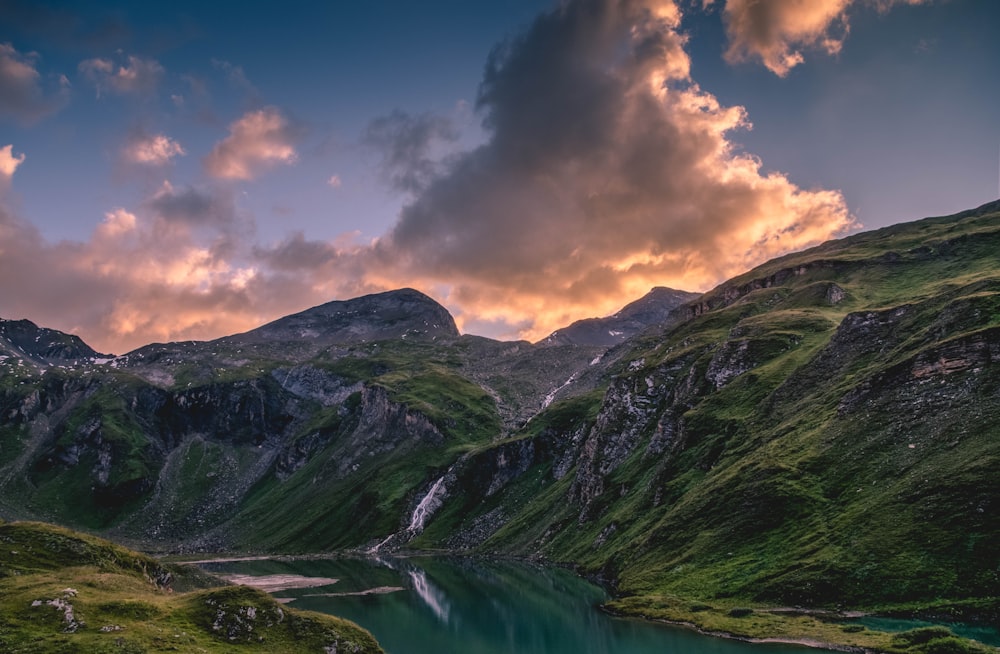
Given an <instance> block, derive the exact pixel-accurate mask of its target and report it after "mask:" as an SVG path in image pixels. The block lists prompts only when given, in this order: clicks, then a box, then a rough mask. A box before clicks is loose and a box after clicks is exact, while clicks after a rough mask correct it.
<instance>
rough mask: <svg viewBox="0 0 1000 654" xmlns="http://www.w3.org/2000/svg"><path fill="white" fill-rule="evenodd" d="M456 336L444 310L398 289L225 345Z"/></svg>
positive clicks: (309, 313) (289, 319) (323, 308)
mask: <svg viewBox="0 0 1000 654" xmlns="http://www.w3.org/2000/svg"><path fill="white" fill-rule="evenodd" d="M458 335H459V332H458V328H457V327H456V326H455V319H454V318H452V316H451V314H450V313H448V310H447V309H445V308H444V307H443V306H441V305H440V304H438V303H437V302H436V301H434V300H433V299H432V298H430V297H429V296H427V295H425V294H424V293H421V292H420V291H418V290H415V289H412V288H402V289H398V290H394V291H385V292H382V293H373V294H371V295H363V296H361V297H357V298H353V299H350V300H334V301H332V302H327V303H326V304H321V305H319V306H315V307H312V308H311V309H306V310H305V311H301V312H299V313H295V314H292V315H290V316H285V317H284V318H279V319H277V320H275V321H273V322H270V323H268V324H266V325H264V326H262V327H258V328H257V329H253V330H251V331H248V332H246V333H244V334H239V335H236V336H231V337H228V338H227V339H226V340H230V339H234V340H238V341H249V342H253V341H279V340H281V341H283V340H306V341H312V342H316V343H321V344H327V343H329V344H333V343H341V344H347V343H359V342H365V341H378V340H385V339H393V338H407V339H414V340H437V339H439V338H455V337H457V336H458Z"/></svg>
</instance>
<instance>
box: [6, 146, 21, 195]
mask: <svg viewBox="0 0 1000 654" xmlns="http://www.w3.org/2000/svg"><path fill="white" fill-rule="evenodd" d="M24 159H25V154H24V153H23V152H22V153H21V154H20V155H19V156H17V155H15V154H14V146H13V145H5V146H3V147H2V148H0V189H2V188H3V187H4V186H6V185H8V184H10V180H11V178H12V177H13V176H14V171H15V170H17V167H18V166H20V165H21V164H22V163H24Z"/></svg>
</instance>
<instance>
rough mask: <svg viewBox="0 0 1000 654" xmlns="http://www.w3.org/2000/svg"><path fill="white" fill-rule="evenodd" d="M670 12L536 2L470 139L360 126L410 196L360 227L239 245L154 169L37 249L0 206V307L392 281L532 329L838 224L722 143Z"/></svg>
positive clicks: (202, 330)
mask: <svg viewBox="0 0 1000 654" xmlns="http://www.w3.org/2000/svg"><path fill="white" fill-rule="evenodd" d="M680 18H681V15H680V11H679V9H678V6H677V5H676V4H675V3H673V2H667V1H659V2H654V1H653V0H585V1H584V0H580V1H567V2H563V3H561V4H560V5H559V7H558V8H557V9H554V10H552V11H550V12H548V13H545V14H543V15H542V16H540V17H539V18H538V19H537V20H536V21H535V22H534V23H533V24H532V25H531V26H530V28H529V29H527V30H526V31H525V32H524V33H523V34H521V35H520V36H518V37H516V38H514V39H512V40H510V41H509V42H507V43H505V44H503V45H501V46H500V47H498V48H496V49H495V50H494V52H493V54H492V55H491V57H490V59H489V61H488V63H487V66H486V70H485V73H484V79H483V81H482V84H481V87H480V94H479V97H478V100H477V106H478V109H479V111H480V112H481V115H482V116H483V118H484V129H485V130H486V132H487V134H488V138H487V140H486V142H485V143H483V144H482V145H480V146H479V147H477V148H475V149H473V150H470V151H467V152H464V153H458V154H454V153H452V154H448V155H447V156H444V157H438V158H435V157H434V156H433V152H434V149H433V148H432V147H431V145H433V144H434V143H437V142H440V141H441V140H444V141H449V139H450V138H453V137H452V133H451V126H450V124H449V123H448V121H446V120H442V119H437V118H434V117H432V116H426V115H425V116H418V117H412V116H409V115H407V114H403V113H401V112H395V113H394V114H392V115H390V116H389V117H388V118H386V119H380V120H377V121H373V123H372V125H371V127H370V128H369V130H368V131H367V133H366V135H365V139H366V143H367V144H368V145H369V146H371V147H376V148H379V149H380V151H381V153H382V155H383V156H382V160H381V169H382V172H383V173H384V177H385V179H386V181H387V182H388V183H389V184H390V185H392V186H393V187H394V188H396V189H403V190H405V191H406V192H407V193H408V194H409V196H408V197H409V198H410V200H409V203H408V204H407V206H406V207H405V208H404V209H403V210H402V212H401V214H400V216H399V219H398V221H397V223H396V224H395V226H394V227H393V228H392V229H391V230H390V231H389V232H388V233H386V234H384V235H383V236H381V237H380V238H378V239H375V240H373V241H359V240H357V239H358V236H357V234H348V235H345V236H344V237H342V238H340V239H337V240H334V241H316V240H310V239H308V238H306V237H305V235H303V234H301V233H294V234H291V235H289V236H288V237H287V238H285V239H284V240H283V241H281V242H278V243H269V244H261V243H257V242H255V240H254V229H253V217H252V216H247V215H243V214H241V213H240V211H239V209H238V205H237V203H236V202H235V201H234V196H233V194H234V193H235V189H233V188H232V187H231V186H230V185H226V184H220V185H218V186H211V185H209V186H204V187H201V186H194V187H175V186H173V185H171V184H170V183H164V184H163V185H162V186H161V187H159V188H158V189H156V190H155V191H153V192H151V193H150V195H149V197H147V198H146V199H145V200H144V201H143V202H140V203H138V206H136V207H128V208H118V209H114V210H112V211H110V212H109V213H108V214H107V215H106V216H105V217H104V220H103V221H102V222H101V223H100V224H99V225H98V226H97V228H96V229H95V231H94V233H93V235H92V236H91V238H90V239H89V240H88V241H86V242H83V243H65V242H63V243H57V244H49V243H46V242H44V241H43V240H42V239H41V238H40V236H39V234H38V233H37V231H35V230H34V229H33V228H31V227H30V226H29V225H25V224H23V223H20V222H19V221H18V220H17V219H16V217H14V216H12V215H11V214H10V213H9V212H6V213H0V250H2V251H3V252H4V253H5V254H4V256H0V306H2V307H3V311H4V312H5V313H7V315H5V316H4V317H30V318H32V319H33V320H36V321H37V322H40V323H42V324H45V325H48V326H52V327H56V328H60V329H77V330H78V331H79V332H80V334H81V335H82V336H84V338H85V339H86V340H88V341H89V342H92V344H93V345H95V346H96V347H98V348H99V349H104V350H112V351H116V352H121V351H124V350H126V349H128V348H131V347H136V346H138V345H142V344H145V343H147V342H150V341H153V340H174V339H187V338H210V337H217V336H222V335H224V334H227V333H233V332H237V331H242V330H245V329H248V328H251V327H254V326H256V325H258V324H261V323H263V322H265V321H267V320H271V319H274V318H276V317H278V316H280V315H283V314H287V313H291V312H293V311H297V310H301V309H304V308H306V307H308V306H312V305H315V304H320V303H322V302H326V301H329V300H332V299H342V298H347V297H353V296H356V295H360V294H363V293H368V292H374V291H379V290H387V289H392V288H399V287H402V286H413V287H416V288H420V289H422V290H424V291H425V292H428V293H429V294H431V295H433V296H434V297H436V298H437V299H439V300H440V301H442V302H443V303H444V304H445V305H446V306H447V307H448V308H449V309H451V310H452V311H453V313H455V314H456V320H457V322H458V323H459V324H460V326H462V327H463V328H464V329H466V330H471V331H474V332H477V333H486V334H488V335H492V336H503V337H524V338H530V339H538V338H541V337H543V336H545V335H547V334H548V333H550V332H551V331H553V330H555V329H557V328H559V327H562V326H565V325H566V324H568V323H569V322H572V321H573V320H576V319H579V318H583V317H588V316H598V315H607V314H609V313H611V312H613V311H615V310H617V309H618V308H620V307H621V306H623V305H624V304H626V303H627V302H629V301H631V300H633V299H635V298H636V297H638V296H640V295H642V294H644V293H646V292H647V291H648V290H649V289H650V287H652V286H655V285H667V286H673V287H676V288H681V289H686V290H706V289H708V288H710V287H711V286H713V285H715V284H717V283H719V282H721V281H723V280H725V279H726V278H728V277H730V276H732V275H734V274H737V273H740V272H743V271H744V270H746V269H747V268H748V267H750V266H753V265H754V264H757V263H760V262H763V261H764V260H766V259H768V258H771V257H774V256H777V255H780V254H783V253H785V252H789V251H792V250H796V249H800V248H804V247H807V246H810V245H814V244H816V243H819V242H821V241H824V240H826V239H828V238H831V237H833V236H836V235H839V234H841V233H843V232H844V231H846V230H848V229H850V228H851V227H852V226H854V222H853V219H852V218H851V216H850V215H849V213H848V211H847V208H846V206H845V202H844V199H843V197H842V196H841V195H840V193H839V192H836V191H829V190H815V189H802V188H799V187H797V186H796V185H795V184H793V183H792V182H791V181H790V180H789V179H788V178H787V177H786V176H785V175H782V174H781V173H777V172H768V173H765V172H763V170H762V163H761V162H760V161H759V160H758V159H756V158H755V157H753V156H752V155H750V154H746V153H744V152H741V151H740V150H738V149H737V148H735V147H734V146H733V144H732V142H731V140H730V139H731V138H732V135H733V134H734V133H735V132H738V131H739V130H743V129H748V128H749V119H748V116H747V115H746V112H745V111H744V109H743V108H741V107H738V106H725V105H723V104H721V103H720V102H719V101H718V99H717V98H715V97H714V96H713V95H712V94H711V93H709V92H707V91H705V90H704V89H702V88H701V87H700V86H699V85H698V84H697V83H696V82H695V81H694V80H693V79H692V78H691V72H690V71H691V66H690V60H689V58H688V55H687V53H686V51H685V47H686V39H685V37H684V35H683V34H682V33H681V32H680ZM295 137H296V134H295V132H294V130H293V129H292V127H291V126H290V124H289V121H288V120H287V119H286V118H285V117H284V116H283V115H282V114H281V113H280V112H279V111H278V110H276V109H273V108H268V109H262V110H258V111H251V112H249V113H247V114H245V115H244V116H243V117H241V118H240V119H239V120H237V121H235V122H234V123H233V124H232V125H231V126H230V134H229V136H228V137H226V138H225V139H224V140H222V141H221V142H219V143H218V144H217V145H216V147H215V149H214V150H213V151H212V153H211V154H210V155H209V156H208V157H207V158H206V159H205V162H204V163H205V168H206V170H207V171H208V172H209V173H210V174H211V175H212V176H214V177H216V178H222V179H251V178H253V177H254V176H256V175H257V174H259V173H260V172H262V171H263V170H265V169H266V168H268V167H269V166H273V165H280V164H287V163H291V162H292V161H294V160H295V156H296V151H295ZM7 253H13V254H10V255H9V256H8V254H7ZM8 300H9V301H8ZM8 312H14V314H13V315H11V314H10V313H8ZM66 316H74V322H73V323H72V324H68V323H67V322H66Z"/></svg>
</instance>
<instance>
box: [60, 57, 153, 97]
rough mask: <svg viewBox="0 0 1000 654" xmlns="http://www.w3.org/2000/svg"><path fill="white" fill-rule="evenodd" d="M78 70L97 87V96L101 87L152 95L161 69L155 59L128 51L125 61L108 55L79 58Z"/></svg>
mask: <svg viewBox="0 0 1000 654" xmlns="http://www.w3.org/2000/svg"><path fill="white" fill-rule="evenodd" d="M77 69H78V70H79V71H80V73H81V74H82V75H83V76H84V77H85V78H87V79H88V80H89V81H90V82H91V83H92V84H93V85H94V87H95V88H96V89H97V95H98V97H100V95H101V93H102V92H104V91H111V92H113V93H117V94H120V95H129V94H136V95H151V94H152V93H154V92H155V91H156V89H157V87H158V86H159V84H160V79H161V78H162V77H163V74H164V72H165V71H164V69H163V66H161V65H160V63H159V62H158V61H156V60H155V59H142V58H141V57H136V56H135V55H129V56H128V57H126V59H125V63H117V64H116V63H115V62H114V61H112V60H111V59H104V58H94V59H86V60H84V61H81V62H80V64H79V65H78V66H77Z"/></svg>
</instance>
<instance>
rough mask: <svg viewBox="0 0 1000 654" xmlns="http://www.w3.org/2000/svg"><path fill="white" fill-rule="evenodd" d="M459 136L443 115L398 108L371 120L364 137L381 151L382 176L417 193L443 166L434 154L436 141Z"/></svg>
mask: <svg viewBox="0 0 1000 654" xmlns="http://www.w3.org/2000/svg"><path fill="white" fill-rule="evenodd" d="M457 138H458V131H457V130H456V129H455V127H454V125H453V124H452V122H451V120H449V119H448V118H446V117H444V116H436V115H434V114H421V115H419V116H413V115H410V114H408V113H406V112H403V111H399V110H396V111H394V112H392V113H391V114H389V115H388V116H381V117H379V118H376V119H375V120H373V121H372V122H371V123H369V124H368V128H367V129H366V130H365V134H364V137H363V141H364V143H366V144H367V145H368V146H370V147H372V148H374V149H376V150H378V151H379V152H381V154H382V161H381V162H380V168H381V171H382V175H383V177H384V178H385V179H386V180H387V181H388V182H389V183H390V184H391V185H392V186H393V187H395V188H396V189H398V190H401V191H406V192H411V193H415V192H417V191H420V190H422V189H423V188H424V187H425V186H426V185H427V183H428V182H429V181H430V180H431V179H433V178H434V177H435V176H436V174H437V173H438V172H439V170H440V163H439V162H438V161H436V160H435V158H434V157H433V156H432V154H433V153H432V149H433V147H434V145H436V144H437V143H441V142H453V141H455V140H456V139H457Z"/></svg>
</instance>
